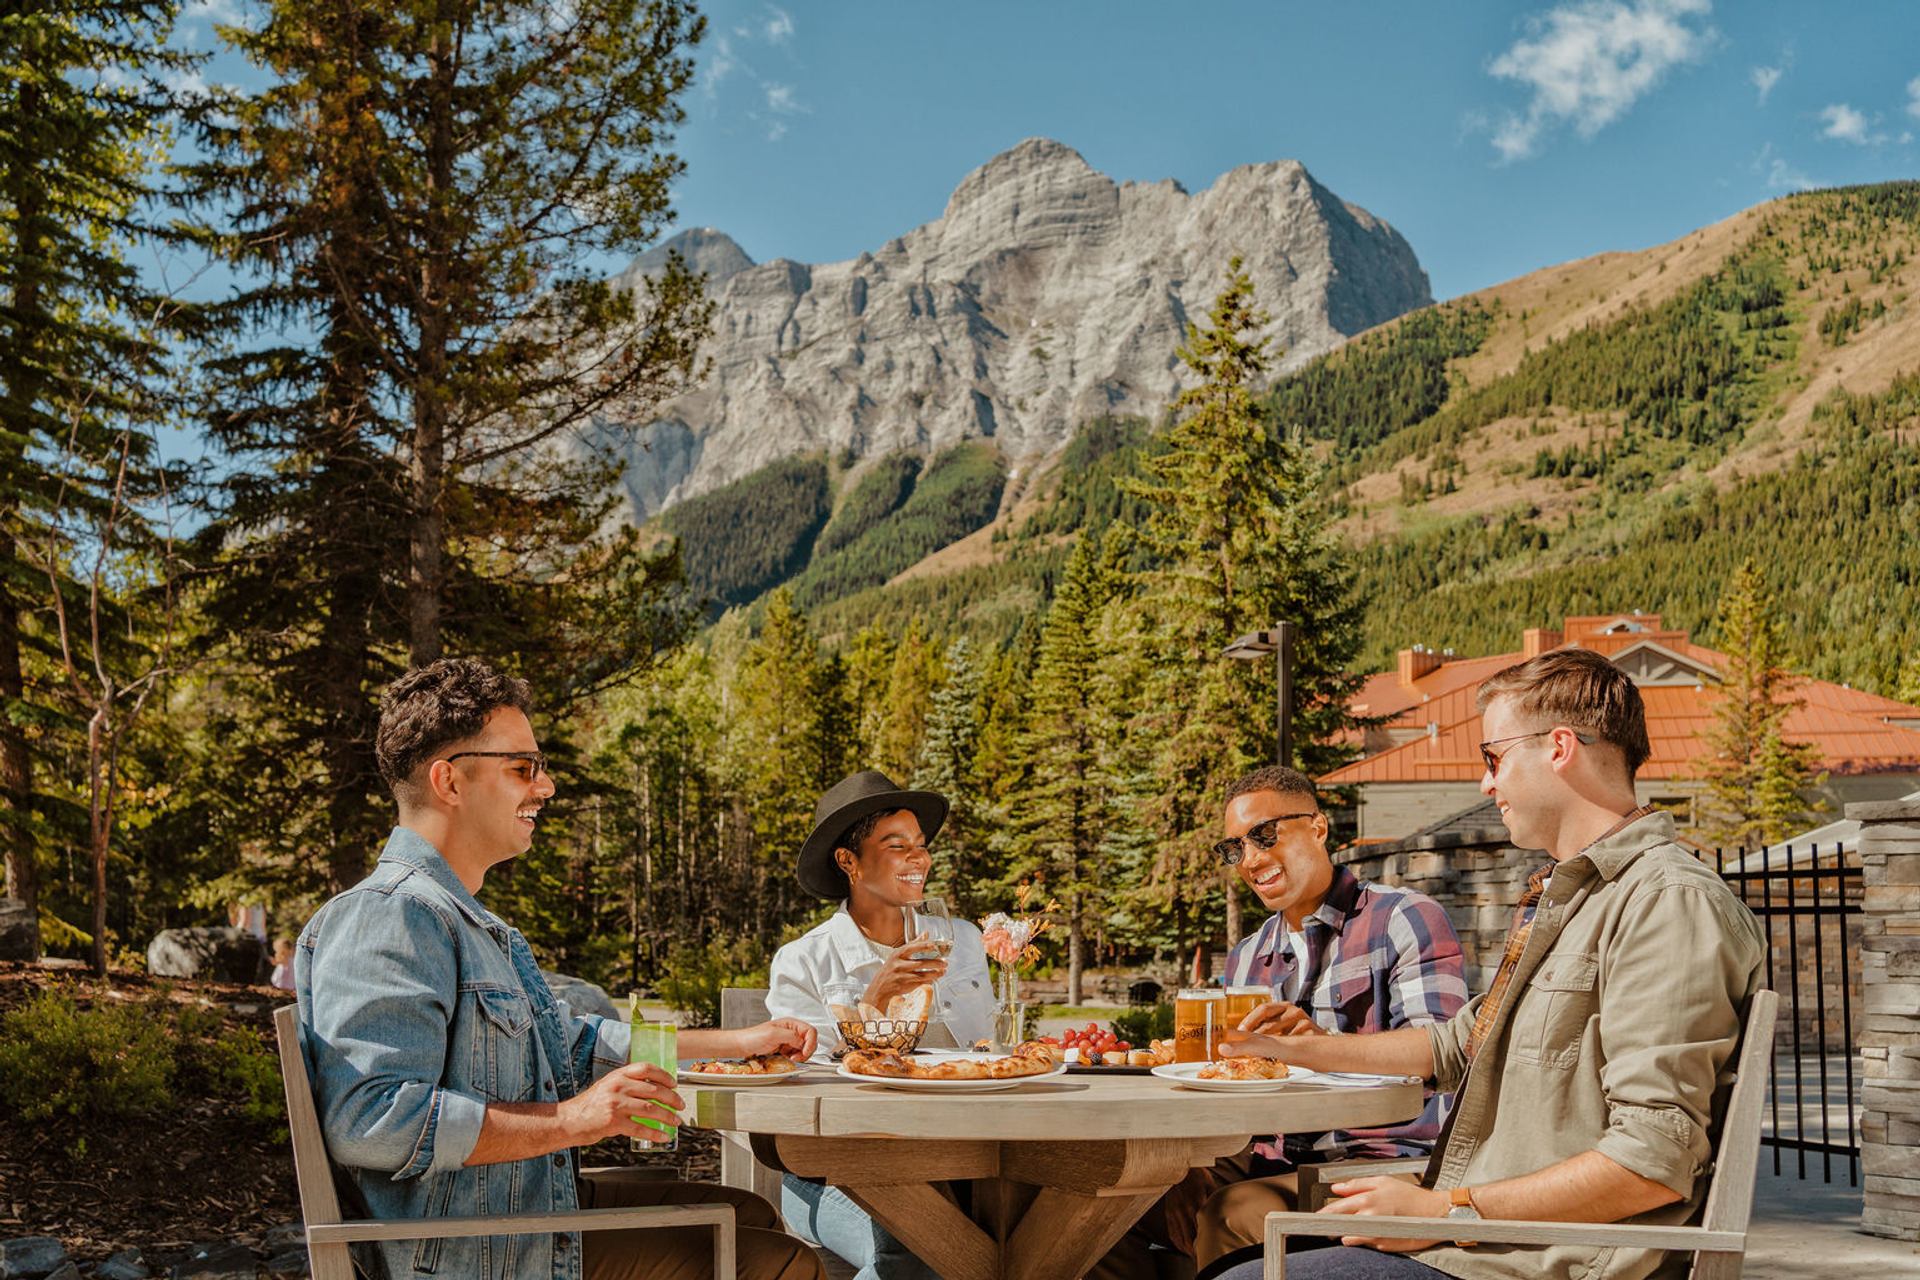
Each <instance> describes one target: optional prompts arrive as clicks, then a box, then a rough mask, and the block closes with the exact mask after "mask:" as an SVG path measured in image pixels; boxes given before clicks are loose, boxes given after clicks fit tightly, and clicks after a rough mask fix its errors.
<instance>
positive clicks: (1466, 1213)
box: [1447, 1187, 1480, 1249]
mask: <svg viewBox="0 0 1920 1280" xmlns="http://www.w3.org/2000/svg"><path fill="white" fill-rule="evenodd" d="M1447 1199H1449V1200H1451V1201H1452V1202H1453V1207H1452V1208H1450V1209H1448V1210H1447V1216H1448V1217H1449V1218H1471V1219H1472V1220H1474V1221H1475V1222H1478V1221H1480V1209H1479V1207H1478V1206H1477V1205H1475V1204H1474V1203H1473V1188H1472V1187H1450V1188H1448V1190H1447ZM1453 1243H1454V1244H1455V1245H1456V1246H1458V1247H1459V1248H1462V1249H1471V1248H1473V1246H1474V1245H1475V1244H1477V1243H1478V1241H1474V1240H1455V1241H1454V1242H1453Z"/></svg>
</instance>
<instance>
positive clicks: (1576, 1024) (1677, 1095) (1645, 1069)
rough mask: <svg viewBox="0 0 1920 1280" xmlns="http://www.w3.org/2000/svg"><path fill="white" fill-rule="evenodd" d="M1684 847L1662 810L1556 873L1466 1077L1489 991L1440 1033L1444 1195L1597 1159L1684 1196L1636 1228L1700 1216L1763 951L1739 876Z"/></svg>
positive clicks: (1571, 1249)
mask: <svg viewBox="0 0 1920 1280" xmlns="http://www.w3.org/2000/svg"><path fill="white" fill-rule="evenodd" d="M1673 835H1674V829H1673V818H1672V815H1670V814H1667V813H1653V814H1649V815H1647V816H1646V817H1644V818H1641V819H1640V820H1639V821H1637V822H1634V823H1632V824H1631V825H1629V826H1628V827H1626V828H1624V829H1623V830H1621V831H1619V832H1617V833H1615V834H1614V835H1612V836H1609V837H1608V838H1606V839H1604V840H1601V841H1598V842H1597V843H1595V844H1594V845H1592V846H1591V847H1590V848H1588V849H1587V850H1585V851H1584V852H1582V853H1580V854H1579V855H1577V856H1575V857H1572V858H1569V859H1568V860H1567V861H1565V862H1563V863H1561V864H1560V865H1559V866H1558V867H1556V868H1555V869H1554V873H1553V879H1552V880H1551V881H1550V882H1549V883H1548V885H1547V889H1546V892H1545V894H1544V895H1543V896H1542V897H1541V899H1540V904H1539V907H1538V909H1537V910H1536V912H1535V914H1534V917H1533V930H1532V934H1531V936H1529V938H1528V939H1527V945H1526V949H1525V950H1524V951H1522V952H1521V953H1520V960H1519V963H1518V965H1517V966H1516V968H1515V971H1514V975H1513V979H1512V984H1511V987H1510V990H1511V992H1512V993H1513V994H1512V995H1511V996H1510V997H1509V999H1508V1001H1507V1004H1506V1007H1505V1008H1504V1009H1503V1010H1502V1011H1501V1013H1500V1016H1499V1018H1498V1019H1497V1020H1496V1021H1495V1023H1494V1025H1493V1027H1492V1029H1491V1032H1490V1034H1489V1035H1488V1037H1487V1041H1486V1043H1485V1044H1484V1045H1483V1046H1482V1047H1481V1049H1480V1051H1479V1053H1478V1055H1477V1057H1476V1058H1475V1061H1474V1063H1473V1069H1472V1071H1471V1072H1469V1071H1468V1070H1467V1057H1466V1045H1467V1036H1468V1033H1469V1032H1471V1031H1472V1029H1473V1020H1474V1015H1475V1014H1476V1013H1478V1012H1479V1007H1480V1003H1481V1001H1482V1000H1483V999H1485V997H1484V996H1482V997H1479V998H1476V999H1474V1000H1473V1001H1471V1002H1469V1003H1468V1004H1467V1006H1466V1008H1464V1009H1462V1010H1461V1011H1460V1013H1459V1014H1458V1015H1456V1016H1455V1017H1454V1018H1453V1019H1451V1020H1450V1021H1448V1022H1444V1023H1438V1024H1435V1025H1433V1026H1431V1027H1429V1028H1428V1035H1429V1037H1430V1039H1431V1042H1432V1046H1433V1062H1434V1087H1435V1088H1436V1089H1438V1090H1441V1091H1457V1097H1456V1099H1455V1102H1454V1109H1455V1112H1456V1113H1457V1119H1456V1120H1455V1121H1454V1125H1453V1130H1452V1132H1451V1134H1450V1135H1449V1137H1448V1140H1447V1145H1446V1149H1445V1152H1444V1154H1443V1156H1442V1158H1441V1164H1440V1173H1439V1178H1438V1183H1437V1185H1438V1186H1440V1187H1442V1188H1447V1187H1456V1186H1461V1185H1466V1186H1481V1185H1483V1184H1485V1183H1489V1182H1498V1181H1500V1180H1502V1179H1505V1178H1515V1177H1520V1176H1522V1175H1525V1174H1529V1173H1534V1172H1536V1171H1538V1170H1541V1169H1545V1168H1547V1167H1548V1166H1549V1165H1553V1164H1557V1163H1559V1162H1560V1161H1562V1160H1567V1159H1571V1158H1572V1157H1574V1156H1577V1155H1580V1154H1582V1153H1583V1152H1587V1151H1598V1152H1600V1153H1601V1154H1602V1155H1604V1156H1607V1157H1608V1158H1609V1159H1611V1160H1613V1161H1614V1162H1615V1163H1616V1164H1619V1165H1620V1166H1621V1167H1623V1168H1626V1169H1630V1170H1632V1171H1633V1172H1634V1173H1637V1174H1640V1175H1641V1176H1642V1177H1645V1178H1650V1179H1652V1180H1653V1181H1655V1182H1658V1183H1660V1184H1662V1185H1663V1186H1666V1187H1670V1188H1672V1189H1673V1190H1674V1191H1675V1192H1677V1193H1678V1194H1679V1195H1680V1197H1681V1198H1680V1200H1679V1201H1677V1202H1675V1203H1673V1204H1669V1205H1663V1206H1661V1207H1660V1208H1658V1209H1654V1210H1651V1211H1650V1212H1647V1213H1644V1214H1641V1215H1639V1216H1638V1217H1635V1218H1633V1219H1630V1221H1633V1222H1641V1223H1648V1224H1657V1225H1663V1226H1670V1225H1674V1224H1678V1223H1685V1222H1690V1221H1694V1220H1696V1219H1697V1217H1698V1215H1699V1212H1700V1209H1701V1205H1702V1203H1703V1201H1704V1200H1705V1197H1706V1190H1707V1182H1708V1173H1709V1171H1710V1162H1711V1160H1712V1153H1713V1142H1714V1139H1715V1138H1716V1137H1717V1135H1716V1134H1715V1133H1714V1132H1713V1125H1714V1124H1715V1123H1716V1122H1717V1121H1718V1119H1719V1117H1720V1116H1721V1115H1722V1114H1723V1113H1724V1111H1725V1108H1726V1101H1727V1095H1728V1093H1729V1092H1730V1090H1731V1088H1732V1084H1733V1073H1732V1067H1733V1064H1734V1051H1735V1047H1736V1044H1737V1041H1738V1040H1739V1036H1740V1028H1741V1024H1742V1021H1743V1019H1744V1018H1745V1016H1746V1006H1747V999H1748V997H1749V996H1750V995H1752V993H1753V992H1754V991H1755V990H1756V989H1757V988H1758V987H1760V986H1761V985H1762V983H1763V976H1764V964H1765V957H1766V944H1765V942H1764V941H1763V939H1762V937H1761V933H1760V927H1759V925H1758V924H1756V923H1755V921H1754V918H1753V916H1752V914H1751V913H1750V912H1748V910H1747V909H1746V907H1745V906H1744V905H1743V904H1742V903H1741V902H1740V900H1739V899H1738V898H1737V897H1736V896H1735V895H1734V893H1733V892H1732V890H1730V889H1729V888H1728V887H1727V884H1726V882H1725V881H1724V880H1722V879H1721V878H1720V876H1719V875H1718V874H1716V873H1715V872H1714V870H1713V869H1712V868H1711V867H1707V866H1703V865H1702V864H1701V863H1700V861H1699V860H1698V859H1696V858H1695V857H1694V856H1693V855H1691V854H1690V853H1688V852H1687V851H1686V850H1685V849H1683V848H1681V847H1680V846H1679V845H1677V844H1675V843H1674V839H1673ZM1463 1077H1464V1082H1463ZM1416 1256H1417V1257H1418V1258H1419V1259H1420V1260H1421V1261H1422V1262H1425V1263H1426V1264H1428V1265H1429V1266H1432V1267H1436V1268H1438V1269H1440V1270H1442V1271H1445V1272H1448V1273H1449V1274H1451V1275H1456V1276H1461V1277H1464V1278H1465V1280H1521V1278H1522V1277H1526V1278H1527V1280H1532V1278H1533V1277H1542V1276H1545V1277H1564V1278H1565V1280H1589V1278H1590V1280H1641V1277H1645V1276H1650V1275H1660V1276H1666V1275H1680V1274H1684V1272H1685V1259H1684V1257H1675V1258H1672V1259H1669V1258H1668V1257H1667V1256H1666V1255H1665V1254H1664V1253H1662V1252H1660V1251H1658V1250H1646V1249H1593V1248H1586V1247H1576V1246H1570V1245H1555V1246H1552V1247H1548V1248H1544V1249H1543V1248H1539V1247H1529V1246H1520V1245H1481V1246H1475V1247H1473V1248H1467V1249H1463V1248H1458V1247H1454V1246H1441V1247H1437V1248H1433V1249H1427V1250H1423V1251H1422V1252H1421V1253H1419V1254H1418V1255H1416Z"/></svg>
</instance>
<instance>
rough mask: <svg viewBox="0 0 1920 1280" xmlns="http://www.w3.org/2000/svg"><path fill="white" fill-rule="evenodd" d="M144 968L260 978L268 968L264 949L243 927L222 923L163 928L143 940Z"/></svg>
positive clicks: (158, 973) (216, 978) (223, 978)
mask: <svg viewBox="0 0 1920 1280" xmlns="http://www.w3.org/2000/svg"><path fill="white" fill-rule="evenodd" d="M147 972H148V973H150V974H152V975H154V976H155V977H157V978H198V979H200V980H202V981H207V982H261V981H264V980H265V978H266V976H267V973H268V972H269V969H268V965H267V949H266V948H265V947H263V946H261V945H260V939H258V938H256V937H254V936H253V935H252V934H251V933H248V932H247V931H246V930H245V929H235V928H233V927H231V926H226V925H223V926H220V927H218V928H198V929H163V930H161V931H160V932H159V933H158V934H156V935H154V939H153V941H152V942H149V943H148V944H147Z"/></svg>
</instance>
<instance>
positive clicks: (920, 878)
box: [899, 875, 927, 884]
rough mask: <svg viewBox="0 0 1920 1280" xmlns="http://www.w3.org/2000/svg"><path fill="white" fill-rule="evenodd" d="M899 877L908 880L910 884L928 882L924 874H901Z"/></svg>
mask: <svg viewBox="0 0 1920 1280" xmlns="http://www.w3.org/2000/svg"><path fill="white" fill-rule="evenodd" d="M899 878H900V879H902V880H904V881H906V882H907V883H908V884H925V883H926V882H927V878H926V876H924V875H918V876H901V877H899Z"/></svg>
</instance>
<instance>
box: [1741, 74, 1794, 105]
mask: <svg viewBox="0 0 1920 1280" xmlns="http://www.w3.org/2000/svg"><path fill="white" fill-rule="evenodd" d="M1785 74H1786V68H1785V67H1755V68H1754V69H1753V71H1752V72H1751V73H1750V74H1749V75H1748V77H1747V78H1748V79H1749V80H1751V81H1753V87H1754V88H1756V89H1758V90H1759V91H1760V105H1761V106H1763V107H1764V106H1766V105H1767V95H1768V94H1770V93H1772V92H1773V86H1775V85H1777V84H1779V83H1780V77H1781V76H1783V75H1785Z"/></svg>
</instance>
